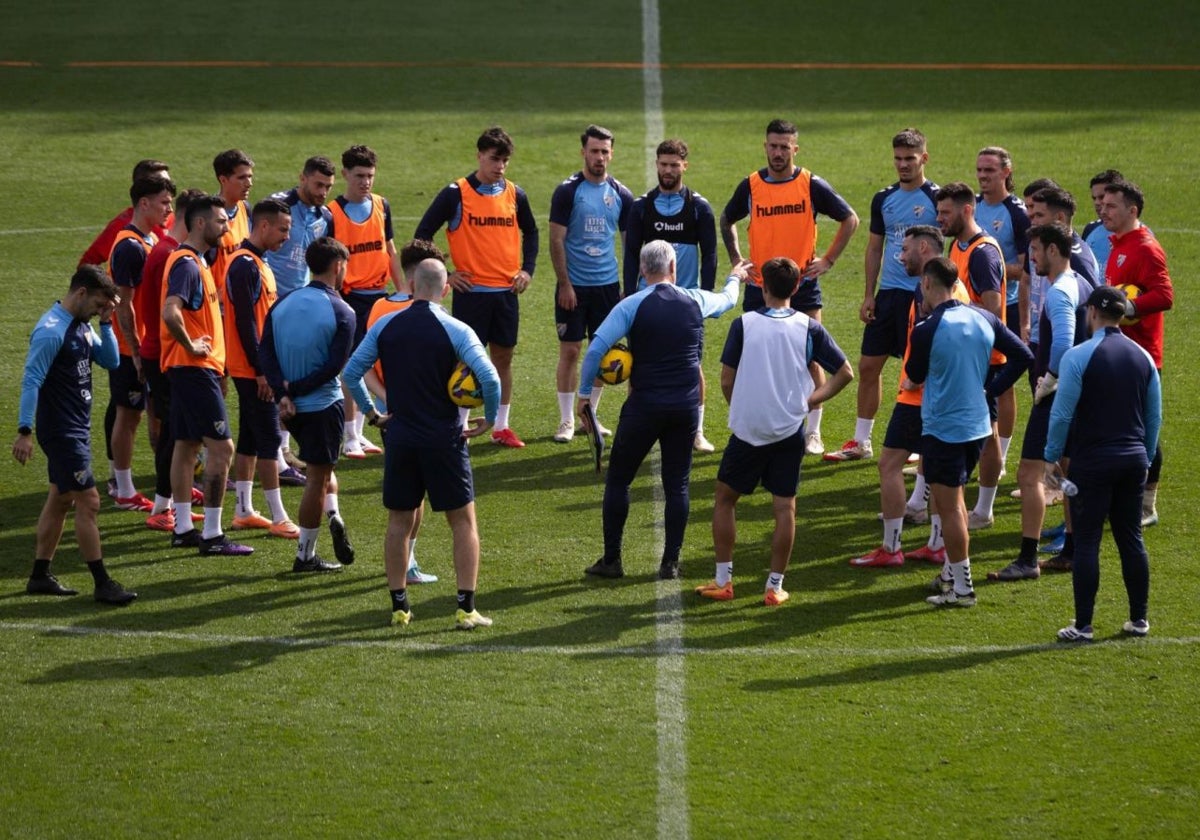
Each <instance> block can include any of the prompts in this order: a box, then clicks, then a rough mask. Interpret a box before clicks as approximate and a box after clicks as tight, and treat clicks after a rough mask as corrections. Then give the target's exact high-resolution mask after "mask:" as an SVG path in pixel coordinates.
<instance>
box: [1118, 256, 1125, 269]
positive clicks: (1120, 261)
mask: <svg viewBox="0 0 1200 840" xmlns="http://www.w3.org/2000/svg"><path fill="white" fill-rule="evenodd" d="M1123 265H1125V255H1124V254H1117V267H1118V268H1120V267H1121V266H1123Z"/></svg>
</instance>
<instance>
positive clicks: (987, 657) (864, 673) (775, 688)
mask: <svg viewBox="0 0 1200 840" xmlns="http://www.w3.org/2000/svg"><path fill="white" fill-rule="evenodd" d="M1066 649H1067V648H1062V650H1066ZM1058 650H1059V649H1057V648H1054V647H1052V646H1049V645H1028V646H1026V647H1019V648H1011V649H1006V650H981V651H971V652H962V653H953V654H943V653H938V654H933V653H931V654H929V655H927V656H914V657H911V658H908V659H903V660H899V661H889V662H876V663H872V664H870V665H859V666H856V667H853V668H846V669H844V670H841V671H830V672H825V673H819V674H808V675H806V676H800V677H796V678H794V679H786V678H783V679H769V680H750V681H748V682H746V683H744V684H743V688H745V689H746V690H747V691H759V692H771V693H774V692H779V691H787V690H795V689H808V688H832V687H835V686H844V685H859V684H861V683H878V682H883V681H886V680H899V679H908V678H910V677H925V676H937V675H939V674H946V673H950V672H953V671H965V670H967V669H969V668H978V667H980V666H985V665H992V664H994V663H997V662H1003V661H1005V660H1008V659H1016V658H1017V657H1021V656H1029V655H1031V654H1054V653H1057V652H1058Z"/></svg>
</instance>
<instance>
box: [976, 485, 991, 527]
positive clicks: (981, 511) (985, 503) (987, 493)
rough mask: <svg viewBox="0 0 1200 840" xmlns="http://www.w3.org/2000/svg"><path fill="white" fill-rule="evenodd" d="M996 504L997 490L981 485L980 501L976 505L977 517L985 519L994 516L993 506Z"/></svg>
mask: <svg viewBox="0 0 1200 840" xmlns="http://www.w3.org/2000/svg"><path fill="white" fill-rule="evenodd" d="M995 502H996V488H995V487H984V486H983V485H982V484H980V485H979V501H978V502H976V503H975V515H976V516H981V517H983V518H984V519H990V518H991V516H992V506H993V505H994V504H995Z"/></svg>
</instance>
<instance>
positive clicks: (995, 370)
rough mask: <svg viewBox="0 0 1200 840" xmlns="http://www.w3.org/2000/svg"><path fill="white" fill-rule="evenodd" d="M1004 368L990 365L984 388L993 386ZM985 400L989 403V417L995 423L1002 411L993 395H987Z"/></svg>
mask: <svg viewBox="0 0 1200 840" xmlns="http://www.w3.org/2000/svg"><path fill="white" fill-rule="evenodd" d="M1003 367H1004V365H988V371H987V374H986V375H985V376H984V377H983V387H984V388H987V386H989V385H991V384H992V380H993V379H995V378H996V376H997V374H999V373H1000V370H1001V369H1002V368H1003ZM985 399H986V401H987V407H988V417H990V418H991V421H992V422H993V423H995V422H996V418H997V417H999V416H1000V409H999V406H998V404H997V402H996V400H997V398H996V397H993V396H992V395H991V394H987V395H986V396H985Z"/></svg>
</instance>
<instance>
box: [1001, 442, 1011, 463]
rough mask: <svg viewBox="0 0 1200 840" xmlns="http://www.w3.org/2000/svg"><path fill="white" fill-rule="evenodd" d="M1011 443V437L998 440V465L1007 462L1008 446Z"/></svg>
mask: <svg viewBox="0 0 1200 840" xmlns="http://www.w3.org/2000/svg"><path fill="white" fill-rule="evenodd" d="M1010 443H1012V438H1011V437H1002V438H1000V463H1001V464H1003V463H1004V462H1005V461H1007V460H1008V445H1009V444H1010Z"/></svg>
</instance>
